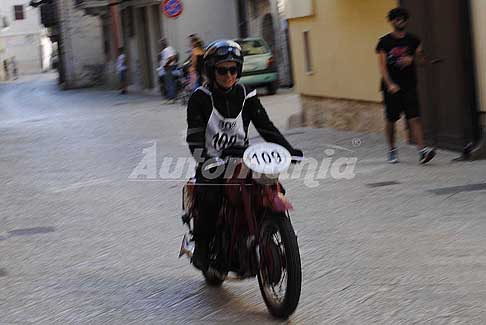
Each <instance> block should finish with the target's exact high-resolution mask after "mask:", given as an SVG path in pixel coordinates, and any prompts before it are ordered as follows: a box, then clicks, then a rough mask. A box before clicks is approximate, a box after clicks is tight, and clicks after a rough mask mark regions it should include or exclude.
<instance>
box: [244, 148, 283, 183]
mask: <svg viewBox="0 0 486 325" xmlns="http://www.w3.org/2000/svg"><path fill="white" fill-rule="evenodd" d="M291 161H292V157H291V155H290V152H289V151H288V150H287V149H285V148H284V147H282V146H281V145H278V144H275V143H270V142H264V143H258V144H255V145H252V146H250V147H249V148H248V149H246V151H245V153H244V154H243V162H244V164H245V165H246V166H247V167H248V168H249V169H251V170H252V171H254V172H256V173H260V174H265V175H275V174H280V173H283V172H284V171H286V170H287V169H288V168H289V166H290V163H291Z"/></svg>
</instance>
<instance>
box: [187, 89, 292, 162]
mask: <svg viewBox="0 0 486 325" xmlns="http://www.w3.org/2000/svg"><path fill="white" fill-rule="evenodd" d="M243 87H245V86H243V85H240V84H236V85H235V86H234V87H233V88H232V89H231V90H229V91H227V92H224V91H223V90H220V89H219V88H217V87H210V86H207V88H208V90H209V91H210V92H211V93H212V96H213V100H214V107H215V108H216V110H217V111H218V112H219V113H220V114H221V115H222V116H223V117H225V118H236V117H237V116H238V115H239V114H240V112H241V110H242V105H243V102H244V100H245V94H246V95H247V96H248V97H247V99H246V101H245V106H244V107H243V112H242V118H243V126H244V129H245V134H246V137H248V127H249V125H250V122H252V123H253V125H254V126H255V128H256V129H257V131H258V133H259V134H260V135H261V136H262V138H263V139H265V141H267V142H273V143H276V144H279V145H281V146H283V147H285V148H286V149H287V150H288V151H289V152H290V153H291V154H292V155H293V154H294V152H295V149H294V148H293V147H292V145H290V143H289V142H288V141H287V140H286V139H285V138H284V136H283V135H282V134H281V133H280V131H279V130H278V129H277V128H276V127H275V125H273V123H272V121H270V119H269V117H268V114H267V112H266V111H265V108H263V106H262V104H261V102H260V100H259V99H258V97H257V96H256V95H254V93H252V92H251V91H249V90H246V88H245V89H244V88H243ZM212 110H213V105H212V103H211V97H210V95H209V94H207V93H205V92H204V91H202V90H196V91H195V92H194V93H193V94H192V96H191V98H190V99H189V104H188V106H187V138H186V140H187V143H188V145H189V149H190V150H191V153H192V154H194V151H195V150H196V149H202V150H203V157H207V158H210V157H208V156H207V153H206V149H205V136H206V126H207V124H208V121H209V118H210V116H211V113H212Z"/></svg>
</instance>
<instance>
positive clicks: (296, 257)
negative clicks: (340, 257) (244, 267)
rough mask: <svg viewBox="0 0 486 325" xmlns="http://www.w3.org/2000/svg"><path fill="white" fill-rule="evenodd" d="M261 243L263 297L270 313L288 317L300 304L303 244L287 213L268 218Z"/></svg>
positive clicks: (260, 271)
mask: <svg viewBox="0 0 486 325" xmlns="http://www.w3.org/2000/svg"><path fill="white" fill-rule="evenodd" d="M259 245H260V247H259V254H260V260H261V262H260V270H259V272H258V284H259V286H260V291H261V293H262V296H263V300H264V301H265V304H266V305H267V308H268V310H269V312H270V314H272V315H273V316H274V317H276V318H280V319H287V318H288V317H289V316H290V315H292V314H293V313H294V312H295V310H296V308H297V305H298V304H299V300H300V292H301V286H302V268H301V262H300V253H299V246H298V243H297V236H296V235H295V232H294V229H293V227H292V224H291V222H290V219H289V218H288V217H287V216H286V215H284V214H275V215H272V216H271V217H270V218H267V219H266V220H265V221H264V222H263V224H262V228H261V235H260V244H259ZM282 286H285V292H284V293H282Z"/></svg>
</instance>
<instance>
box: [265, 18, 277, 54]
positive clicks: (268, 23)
mask: <svg viewBox="0 0 486 325" xmlns="http://www.w3.org/2000/svg"><path fill="white" fill-rule="evenodd" d="M262 37H263V39H264V40H265V42H267V43H268V45H269V46H270V48H271V49H272V51H274V50H275V33H274V28H273V17H272V14H270V13H268V14H266V15H265V16H263V20H262Z"/></svg>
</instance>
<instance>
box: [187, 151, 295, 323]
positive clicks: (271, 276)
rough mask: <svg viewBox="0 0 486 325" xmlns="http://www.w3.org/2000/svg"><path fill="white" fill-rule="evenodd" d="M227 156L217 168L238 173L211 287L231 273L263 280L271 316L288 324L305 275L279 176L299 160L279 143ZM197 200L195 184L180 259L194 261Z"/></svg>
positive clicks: (228, 192)
mask: <svg viewBox="0 0 486 325" xmlns="http://www.w3.org/2000/svg"><path fill="white" fill-rule="evenodd" d="M225 152H226V155H225V159H224V160H219V162H216V165H217V166H221V165H223V164H225V166H226V168H228V166H229V165H230V164H232V166H233V172H231V177H229V178H228V179H226V180H225V186H224V197H223V200H222V201H223V203H222V207H221V210H220V215H219V217H218V222H217V227H218V231H217V232H216V233H217V235H215V237H214V238H213V239H212V241H211V244H210V254H209V255H210V268H209V269H208V271H207V272H203V275H204V277H205V279H206V282H207V283H208V284H209V285H211V286H220V285H222V283H223V282H224V281H225V279H227V278H228V277H230V275H228V274H229V273H231V274H232V278H233V279H247V278H251V277H255V276H257V277H258V283H259V286H260V291H261V293H262V296H263V300H264V301H265V304H266V306H267V308H268V310H269V311H270V313H271V314H272V315H273V316H274V317H277V318H281V319H286V318H288V317H289V316H290V315H291V314H293V313H294V311H295V309H296V308H297V305H298V303H299V299H300V291H301V282H302V270H301V262H300V253H299V246H298V243H297V236H296V235H295V232H294V229H293V227H292V224H291V222H290V216H289V211H290V210H292V205H291V204H290V202H289V201H288V200H287V199H286V198H285V190H284V189H283V187H282V185H281V184H280V183H279V181H278V175H279V174H281V173H282V172H284V171H285V170H287V169H288V168H289V166H290V164H291V163H292V162H297V160H295V159H294V160H293V159H292V157H291V156H290V153H289V152H288V151H287V150H286V149H285V148H283V147H281V146H279V145H277V144H273V143H259V144H256V145H253V146H251V147H248V148H246V149H241V148H234V149H228V150H226V151H225ZM216 165H215V164H212V165H211V166H209V167H210V168H214V167H215V166H216ZM226 170H228V169H226ZM196 195H197V184H196V183H195V180H194V179H191V180H190V181H189V182H188V183H187V184H186V185H185V186H184V189H183V211H184V215H183V217H182V221H183V223H184V224H185V225H187V226H188V228H189V232H188V233H187V234H186V235H185V236H184V238H183V241H182V246H181V250H180V253H179V257H181V256H183V255H187V256H188V257H192V253H193V248H194V245H193V238H192V234H193V225H194V219H195V218H197V217H198V211H197V206H196V197H195V196H196Z"/></svg>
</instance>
